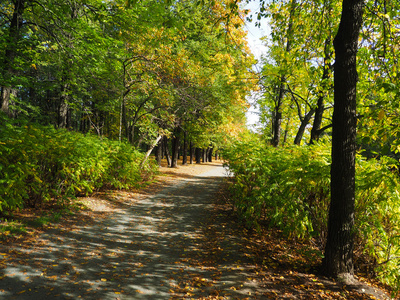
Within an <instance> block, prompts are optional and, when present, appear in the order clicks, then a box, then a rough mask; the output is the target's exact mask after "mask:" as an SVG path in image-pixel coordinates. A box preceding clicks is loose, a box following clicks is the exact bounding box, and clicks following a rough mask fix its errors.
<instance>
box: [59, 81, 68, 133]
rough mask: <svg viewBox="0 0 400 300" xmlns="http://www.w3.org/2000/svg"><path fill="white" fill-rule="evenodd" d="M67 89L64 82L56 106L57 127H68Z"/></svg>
mask: <svg viewBox="0 0 400 300" xmlns="http://www.w3.org/2000/svg"><path fill="white" fill-rule="evenodd" d="M68 89H69V85H68V84H66V83H64V84H63V85H62V89H61V95H60V106H59V108H58V127H59V128H67V127H68V125H69V124H68V110H69V105H68Z"/></svg>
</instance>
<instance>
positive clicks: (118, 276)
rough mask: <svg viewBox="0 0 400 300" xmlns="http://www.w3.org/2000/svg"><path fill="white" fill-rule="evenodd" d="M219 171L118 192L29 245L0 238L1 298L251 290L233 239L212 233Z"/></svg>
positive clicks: (220, 295)
mask: <svg viewBox="0 0 400 300" xmlns="http://www.w3.org/2000/svg"><path fill="white" fill-rule="evenodd" d="M223 176H225V170H224V169H223V168H222V166H215V167H213V168H212V170H210V171H207V172H206V173H203V174H201V175H199V176H194V177H191V178H187V179H182V180H180V181H178V182H176V183H175V184H174V185H173V186H171V187H168V188H164V189H163V190H161V191H160V192H158V193H156V194H154V195H151V196H146V197H131V198H130V199H125V200H126V201H125V205H124V207H123V208H119V209H117V210H115V211H114V212H113V213H112V215H111V216H110V217H108V218H105V219H100V220H98V221H97V222H94V224H90V225H82V226H76V227H75V228H73V230H63V229H51V230H48V231H47V232H45V233H43V234H41V235H40V236H39V239H38V240H37V241H36V242H35V243H34V244H32V245H28V246H29V247H27V245H20V246H18V245H15V246H13V249H7V247H5V246H1V247H0V259H1V260H0V264H1V267H3V268H2V269H1V270H0V299H80V298H81V299H171V298H173V299H186V298H188V299H190V298H194V299H199V298H202V297H203V298H209V299H242V298H247V297H249V295H255V294H256V293H257V292H256V289H257V287H256V286H254V285H253V284H252V281H251V280H250V279H248V276H249V274H248V273H247V269H246V257H240V254H237V253H238V251H236V248H237V247H238V244H239V243H237V242H236V241H235V237H233V236H232V237H229V236H226V233H224V235H221V234H219V233H218V227H219V226H223V225H221V224H218V217H215V216H214V214H213V202H214V197H215V195H216V192H217V191H218V189H219V187H220V185H221V183H222V178H223ZM215 222H217V223H215ZM10 252H12V254H13V255H10ZM238 255H239V256H238ZM239 262H245V263H244V264H241V265H239ZM248 263H249V268H250V262H248ZM251 298H252V297H251Z"/></svg>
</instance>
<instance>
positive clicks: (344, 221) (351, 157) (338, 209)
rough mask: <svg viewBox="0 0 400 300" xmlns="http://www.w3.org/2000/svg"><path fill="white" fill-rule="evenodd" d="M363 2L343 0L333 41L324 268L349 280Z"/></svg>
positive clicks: (351, 275) (359, 0)
mask: <svg viewBox="0 0 400 300" xmlns="http://www.w3.org/2000/svg"><path fill="white" fill-rule="evenodd" d="M363 8H364V1H363V0H343V4H342V16H341V20H340V24H339V30H338V32H337V35H336V37H335V40H334V47H335V53H336V60H335V70H334V89H335V91H334V112H333V118H332V124H333V127H332V165H331V204H330V209H329V221H328V237H327V243H326V246H325V257H324V260H323V269H324V271H325V273H326V274H327V275H328V276H331V277H336V278H340V279H342V280H345V281H351V280H352V279H353V275H354V266H353V242H354V241H353V240H354V229H353V226H354V203H355V151H356V125H357V119H356V103H357V101H356V87H357V79H358V76H357V68H356V57H357V50H358V36H359V32H360V28H361V25H362V14H363Z"/></svg>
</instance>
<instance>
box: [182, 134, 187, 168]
mask: <svg viewBox="0 0 400 300" xmlns="http://www.w3.org/2000/svg"><path fill="white" fill-rule="evenodd" d="M187 150H188V142H187V132H186V131H184V133H183V150H182V165H187Z"/></svg>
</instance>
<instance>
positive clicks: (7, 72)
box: [0, 0, 26, 117]
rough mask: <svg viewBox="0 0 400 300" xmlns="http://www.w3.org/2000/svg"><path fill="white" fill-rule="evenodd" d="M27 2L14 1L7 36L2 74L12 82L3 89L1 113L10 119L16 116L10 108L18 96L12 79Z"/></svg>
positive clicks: (7, 83) (14, 73) (23, 0)
mask: <svg viewBox="0 0 400 300" xmlns="http://www.w3.org/2000/svg"><path fill="white" fill-rule="evenodd" d="M25 2H26V1H25V0H16V1H13V3H14V11H13V15H12V19H11V22H10V26H9V28H8V33H7V36H6V49H5V55H4V61H3V62H2V67H1V73H2V74H3V76H4V78H6V79H7V81H10V82H5V83H4V85H3V86H2V87H1V94H0V96H1V99H0V100H1V111H3V112H5V113H6V114H7V115H8V116H10V117H13V116H14V114H13V112H12V111H11V108H10V106H11V102H12V98H11V95H14V96H16V95H17V90H16V89H15V88H14V87H13V83H12V82H11V80H12V77H13V76H15V75H16V70H15V68H14V62H15V58H16V56H17V49H18V42H19V40H20V39H21V27H22V26H23V18H22V14H23V12H24V10H25Z"/></svg>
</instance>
